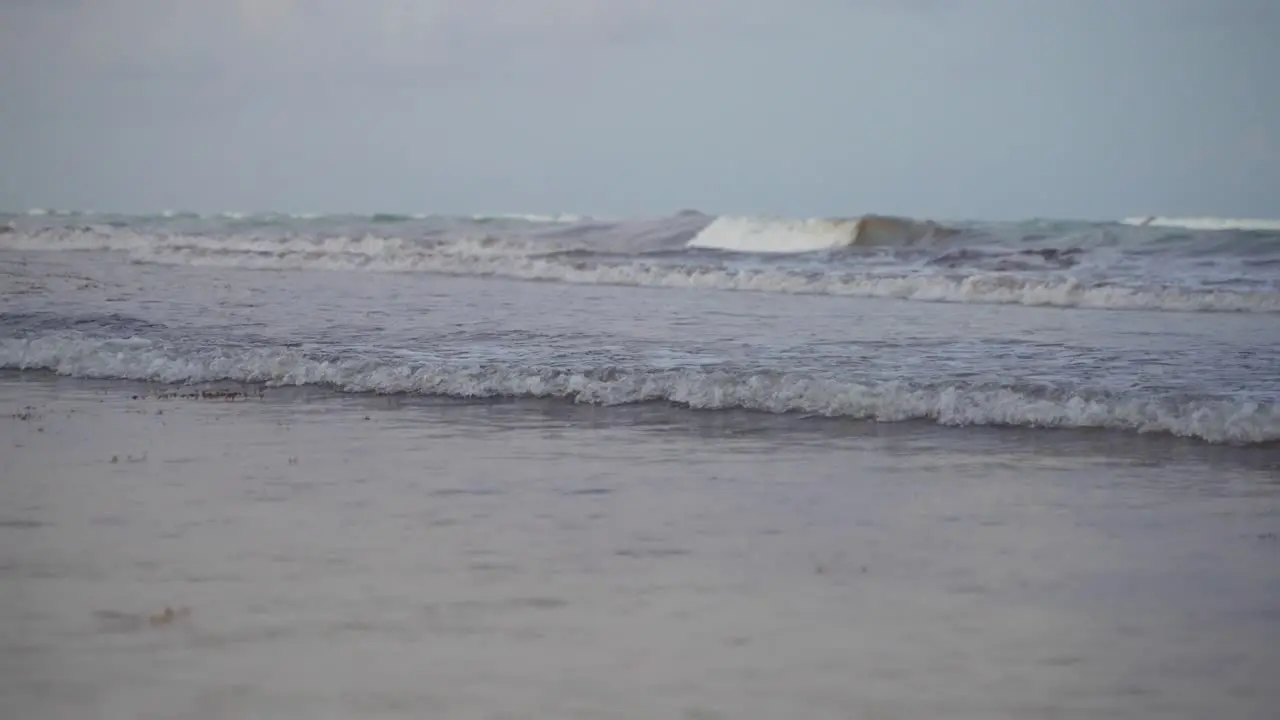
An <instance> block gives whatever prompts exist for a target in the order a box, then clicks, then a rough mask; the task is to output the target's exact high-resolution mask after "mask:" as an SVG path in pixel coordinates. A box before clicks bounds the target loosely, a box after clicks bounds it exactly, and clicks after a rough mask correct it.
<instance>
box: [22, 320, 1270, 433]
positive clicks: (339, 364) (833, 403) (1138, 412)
mask: <svg viewBox="0 0 1280 720" xmlns="http://www.w3.org/2000/svg"><path fill="white" fill-rule="evenodd" d="M0 368H2V369H6V370H28V369H37V370H44V371H51V372H54V373H58V374H61V375H68V376H73V377H82V378H103V379H126V380H141V381H151V382H161V383H204V382H216V381H238V382H250V383H263V384H266V385H269V386H290V385H294V386H296V385H322V386H328V387H331V388H334V389H337V390H340V391H345V392H353V393H385V394H392V393H396V394H420V395H436V396H448V397H455V398H499V397H513V398H518V397H537V398H560V399H564V400H567V401H572V402H579V403H593V404H600V405H621V404H631V403H643V402H670V403H675V404H678V405H682V406H686V407H689V408H691V409H695V410H723V409H743V410H753V411H761V412H770V413H799V414H807V415H817V416H825V417H838V418H848V419H856V420H868V421H877V422H898V421H907V420H930V421H933V422H935V423H938V424H940V425H951V426H963V425H994V426H1019V427H1032V428H1098V429H1110V430H1122V431H1129V432H1137V433H1163V434H1169V435H1175V436H1180V437H1187V438H1197V439H1200V440H1203V441H1206V442H1210V443H1223V444H1237V445H1243V444H1257V443H1270V442H1275V441H1277V440H1280V406H1277V405H1276V404H1275V403H1273V402H1268V403H1263V402H1255V401H1245V400H1236V399H1224V398H1178V397H1164V396H1120V395H1115V394H1107V393H1101V392H1083V391H1076V392H1073V391H1068V390H1056V389H1053V388H1021V387H1004V386H995V385H991V384H968V383H965V382H962V381H955V382H951V383H943V384H933V385H919V384H913V383H911V382H906V381H893V382H885V383H869V382H866V383H864V382H854V381H845V380H840V379H836V378H832V377H827V376H818V375H810V374H805V373H800V372H794V373H791V372H776V371H774V372H768V371H751V370H732V369H717V368H688V369H653V368H648V369H646V368H623V367H578V368H564V367H550V366H530V365H521V364H517V363H506V362H490V363H478V364H460V363H451V362H439V361H424V362H408V361H405V360H403V359H378V358H369V357H350V358H335V357H333V356H328V357H318V356H314V355H310V354H308V353H307V352H306V351H304V350H301V349H297V348H284V347H259V348H248V347H230V346H224V347H220V348H207V349H203V350H197V351H184V350H180V349H178V348H176V347H174V346H170V345H166V344H164V343H161V342H157V341H153V340H148V339H141V338H133V339H128V340H111V339H100V338H93V337H89V336H85V335H82V334H79V333H58V334H54V335H45V336H40V337H34V338H26V339H15V338H8V339H3V340H0Z"/></svg>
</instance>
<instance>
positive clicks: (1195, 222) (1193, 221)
mask: <svg viewBox="0 0 1280 720" xmlns="http://www.w3.org/2000/svg"><path fill="white" fill-rule="evenodd" d="M1120 222H1121V223H1122V224H1124V225H1136V226H1139V227H1164V228H1181V229H1183V230H1207V231H1217V230H1246V231H1258V232H1280V220H1259V219H1251V218H1216V217H1188V218H1177V217H1162V216H1159V215H1145V216H1137V217H1127V218H1124V219H1123V220H1121V221H1120Z"/></svg>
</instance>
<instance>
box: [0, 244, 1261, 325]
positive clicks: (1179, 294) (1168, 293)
mask: <svg viewBox="0 0 1280 720" xmlns="http://www.w3.org/2000/svg"><path fill="white" fill-rule="evenodd" d="M0 245H3V246H5V247H10V248H13V249H28V250H48V249H52V248H56V249H61V250H116V251H125V252H128V253H129V255H130V257H131V259H132V260H133V261H134V262H139V263H148V264H161V265H178V266H213V267H234V268H242V269H250V270H347V271H351V270H360V271H373V272H405V273H412V272H422V273H437V274H445V275H460V276H461V275H471V276H482V277H503V278H510V279H516V280H534V281H552V282H565V283H574V284H583V285H621V286H633V287H653V288H684V289H704V290H723V291H747V292H768V293H785V294H795V295H836V296H844V297H865V298H886V299H899V300H914V301H925V302H947V303H975V304H1012V305H1028V306H1047V307H1076V308H1092V309H1105V310H1155V311H1169V312H1249V313H1276V312H1280V293H1276V292H1271V291H1264V290H1256V291H1241V290H1222V289H1214V288H1186V287H1129V286H1124V285H1118V284H1106V283H1097V282H1095V283H1090V282H1086V281H1085V280H1082V279H1079V278H1077V277H1074V276H1070V275H1063V274H1043V273H1041V274H1032V275H1028V274H1022V273H1019V272H1005V271H999V270H997V271H989V272H988V271H979V270H975V269H968V270H964V271H955V270H953V269H951V268H943V269H941V270H937V271H927V272H922V271H919V270H913V271H912V272H911V273H910V274H904V272H903V271H901V269H889V270H884V271H881V272H859V271H856V270H850V271H841V270H839V269H838V268H833V267H823V268H821V269H820V270H814V269H813V268H786V267H725V266H722V265H715V264H691V263H689V262H681V263H679V264H677V263H671V262H654V261H649V260H645V259H643V258H642V257H635V256H629V257H626V258H624V259H621V260H616V261H607V260H601V259H598V258H591V257H581V256H580V255H578V254H575V253H574V250H575V249H576V248H580V247H582V246H581V245H579V244H574V243H573V242H568V243H567V244H563V243H562V244H556V243H547V242H537V241H535V240H534V239H532V238H528V237H524V236H519V235H517V236H510V237H498V236H491V235H482V236H477V237H463V238H460V239H441V240H438V241H416V242H415V241H409V240H405V239H401V238H387V237H378V236H373V235H367V236H364V237H359V238H348V237H329V238H314V239H312V238H306V237H286V238H272V237H266V238H264V237H258V236H255V235H248V234H241V235H230V236H203V235H154V234H147V233H133V232H120V231H110V232H102V231H92V230H90V231H83V232H72V233H57V234H48V235H45V234H39V235H27V234H23V233H8V234H4V235H0Z"/></svg>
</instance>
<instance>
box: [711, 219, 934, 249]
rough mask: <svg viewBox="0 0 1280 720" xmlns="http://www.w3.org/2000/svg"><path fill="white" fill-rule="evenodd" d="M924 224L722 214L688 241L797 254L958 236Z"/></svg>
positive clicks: (898, 244)
mask: <svg viewBox="0 0 1280 720" xmlns="http://www.w3.org/2000/svg"><path fill="white" fill-rule="evenodd" d="M957 233H958V231H957V230H953V229H951V228H946V227H943V226H941V225H938V224H937V223H935V222H932V221H929V220H913V219H911V218H900V217H890V216H885V215H863V216H862V217H858V218H849V219H816V218H815V219H809V220H785V219H773V218H754V217H733V216H727V215H726V216H721V217H718V218H716V219H715V220H714V221H712V223H711V224H710V225H708V226H707V227H705V228H703V230H702V232H700V233H698V235H697V236H696V237H694V238H693V239H692V240H690V241H689V245H688V246H689V247H691V248H705V249H714V250H728V251H732V252H744V253H802V252H814V251H820V250H835V249H839V248H845V247H851V246H854V245H859V246H898V247H901V246H908V245H914V244H916V243H919V242H922V241H925V240H929V239H941V238H945V237H950V236H951V235H955V234H957Z"/></svg>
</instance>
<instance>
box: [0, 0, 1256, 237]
mask: <svg viewBox="0 0 1280 720" xmlns="http://www.w3.org/2000/svg"><path fill="white" fill-rule="evenodd" d="M1277 38H1280V2H1276V0H785V1H784V0H359V1H357V0H292V1H291V0H239V1H238V2H237V1H236V0H185V1H183V2H177V1H175V0H0V168H3V171H2V172H0V207H3V208H6V209H15V210H17V209H26V208H28V207H55V208H79V209H91V210H95V209H96V210H124V211H152V210H161V209H191V210H203V211H210V210H259V209H261V210H282V211H295V212H322V211H335V212H336V211H353V212H369V211H402V212H431V211H436V212H459V213H471V212H582V213H599V214H605V215H628V216H633V215H645V214H655V213H666V212H671V211H675V210H679V209H682V208H695V209H699V210H702V211H704V212H710V213H717V212H732V213H758V214H778V215H787V216H810V215H849V214H856V213H861V212H883V213H901V214H908V215H915V216H926V217H937V218H952V219H954V218H967V219H1014V218H1024V217H1032V216H1041V217H1043V216H1050V217H1072V218H1097V219H1103V218H1112V217H1118V216H1125V215H1133V214H1148V213H1151V214H1177V215H1217V216H1235V217H1241V216H1250V217H1254V216H1267V217H1280V71H1278V70H1277V68H1280V42H1277Z"/></svg>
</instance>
